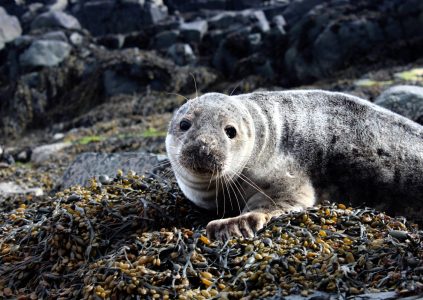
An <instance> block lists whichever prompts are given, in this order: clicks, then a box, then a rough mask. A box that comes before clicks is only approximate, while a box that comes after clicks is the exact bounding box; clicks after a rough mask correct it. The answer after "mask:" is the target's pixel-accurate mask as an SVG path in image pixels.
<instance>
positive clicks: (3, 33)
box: [0, 6, 22, 50]
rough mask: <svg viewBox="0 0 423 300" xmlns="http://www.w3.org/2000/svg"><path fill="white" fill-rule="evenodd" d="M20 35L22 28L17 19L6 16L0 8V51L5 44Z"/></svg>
mask: <svg viewBox="0 0 423 300" xmlns="http://www.w3.org/2000/svg"><path fill="white" fill-rule="evenodd" d="M21 34H22V28H21V24H20V23H19V20H18V18H16V17H14V16H10V15H8V14H7V12H6V11H5V10H4V8H3V7H1V6H0V50H1V49H3V48H4V46H5V44H6V43H8V42H11V41H13V40H14V39H16V38H17V37H19V36H20V35H21Z"/></svg>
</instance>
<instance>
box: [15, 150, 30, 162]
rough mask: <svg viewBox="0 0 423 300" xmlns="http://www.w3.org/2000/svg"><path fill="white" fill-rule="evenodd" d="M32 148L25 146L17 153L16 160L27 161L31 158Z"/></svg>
mask: <svg viewBox="0 0 423 300" xmlns="http://www.w3.org/2000/svg"><path fill="white" fill-rule="evenodd" d="M31 153H32V150H31V148H25V149H23V150H22V151H20V152H19V153H17V154H16V158H15V160H16V161H18V162H21V163H27V162H29V160H30V159H31Z"/></svg>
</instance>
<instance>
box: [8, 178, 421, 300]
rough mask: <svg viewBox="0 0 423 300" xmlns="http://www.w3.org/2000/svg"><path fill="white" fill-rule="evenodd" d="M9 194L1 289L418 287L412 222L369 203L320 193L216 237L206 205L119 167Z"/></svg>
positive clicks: (408, 290)
mask: <svg viewBox="0 0 423 300" xmlns="http://www.w3.org/2000/svg"><path fill="white" fill-rule="evenodd" d="M163 178H165V177H163ZM18 202H19V201H18ZM4 205H6V204H5V203H0V207H1V206H4ZM7 205H8V207H9V208H10V203H9V204H7ZM14 205H15V208H14V209H12V210H10V209H7V210H3V214H2V215H1V216H0V224H1V225H0V297H3V298H6V299H7V298H10V299H12V298H13V299H15V298H24V299H40V298H43V299H52V298H54V299H56V298H61V299H68V298H85V299H131V298H141V299H175V298H176V299H210V298H216V299H218V298H219V299H240V298H244V299H255V298H266V297H269V299H270V297H276V298H274V299H278V298H279V299H280V298H282V297H285V296H288V295H293V294H299V295H302V296H307V295H312V294H313V293H314V292H315V291H322V292H325V293H328V294H329V295H338V296H344V297H348V296H354V295H358V294H366V293H381V292H391V293H395V295H398V296H408V295H416V294H420V293H423V232H422V231H419V230H418V228H417V226H414V225H412V224H409V223H408V222H407V221H406V220H405V219H404V218H393V217H390V216H388V215H386V214H384V213H380V212H378V211H375V210H373V209H369V208H351V207H346V206H345V205H343V204H329V203H327V204H322V205H320V206H316V207H312V208H309V209H307V210H306V211H303V212H292V213H290V214H286V215H282V216H280V217H278V218H275V219H273V220H272V221H271V222H270V223H269V224H268V226H267V227H266V228H264V229H263V230H261V231H260V232H259V233H258V234H257V236H256V237H255V238H253V239H241V238H239V239H232V240H229V241H226V242H218V241H212V240H209V239H208V238H207V237H206V235H205V231H204V225H205V224H207V221H208V220H209V219H210V218H212V217H213V216H209V215H207V213H206V212H204V211H201V210H199V209H197V208H196V207H194V206H193V205H191V204H190V203H189V202H188V201H187V200H186V199H185V198H184V196H183V195H182V194H181V192H180V191H179V189H178V187H177V185H176V183H175V182H174V181H173V180H167V179H166V180H165V179H160V178H159V177H157V176H156V177H152V176H150V177H144V176H139V175H136V174H134V173H132V172H130V173H129V174H122V172H118V174H117V176H116V177H115V178H114V179H112V180H102V182H100V181H96V180H94V179H93V180H92V181H91V183H90V185H89V186H88V187H80V186H75V187H72V188H70V189H67V190H64V191H62V192H59V193H57V194H56V195H55V196H54V197H49V198H42V199H39V200H37V199H36V198H35V199H32V200H31V201H22V202H21V203H17V202H14Z"/></svg>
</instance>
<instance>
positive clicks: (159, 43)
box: [151, 30, 179, 49]
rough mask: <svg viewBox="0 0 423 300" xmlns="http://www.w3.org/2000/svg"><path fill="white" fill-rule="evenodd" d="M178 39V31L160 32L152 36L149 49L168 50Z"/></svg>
mask: <svg viewBox="0 0 423 300" xmlns="http://www.w3.org/2000/svg"><path fill="white" fill-rule="evenodd" d="M178 38H179V31H178V30H168V31H162V32H159V33H158V34H156V35H155V36H154V38H153V42H152V46H151V47H152V48H153V49H163V48H169V47H170V46H172V45H173V44H175V43H176V42H177V40H178Z"/></svg>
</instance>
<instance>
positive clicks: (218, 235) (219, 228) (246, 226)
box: [206, 212, 271, 241]
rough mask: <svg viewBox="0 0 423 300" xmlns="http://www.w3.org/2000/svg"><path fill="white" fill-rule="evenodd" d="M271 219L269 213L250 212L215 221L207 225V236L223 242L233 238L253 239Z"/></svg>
mask: <svg viewBox="0 0 423 300" xmlns="http://www.w3.org/2000/svg"><path fill="white" fill-rule="evenodd" d="M270 218H271V215H270V214H268V213H264V212H248V213H245V214H242V215H240V216H238V217H234V218H227V219H221V220H214V221H211V222H210V223H209V224H207V229H206V230H207V235H208V237H209V238H211V239H217V240H223V241H225V240H228V239H229V238H231V237H245V238H252V237H254V235H255V233H256V232H257V231H259V230H260V229H262V228H263V227H264V226H265V225H266V224H267V222H269V220H270Z"/></svg>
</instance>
